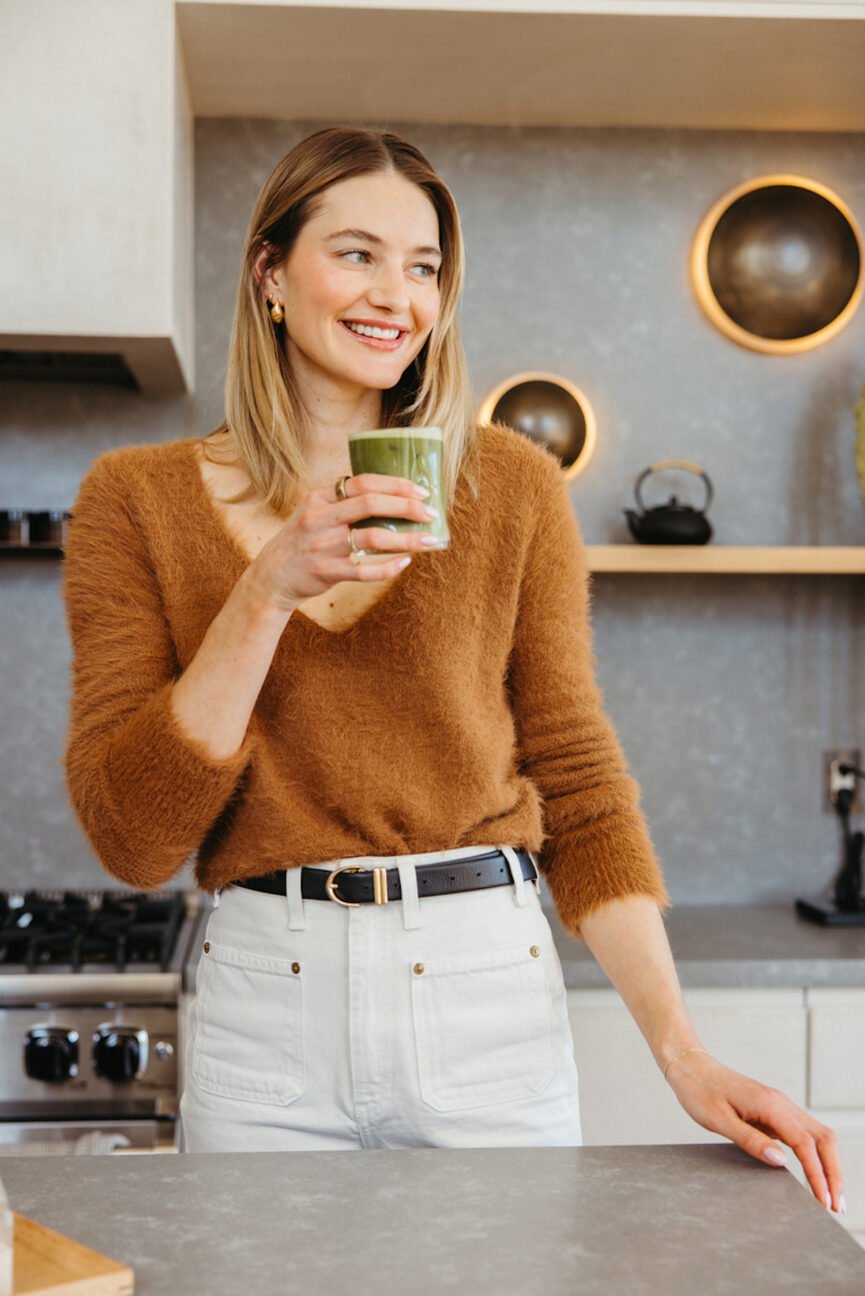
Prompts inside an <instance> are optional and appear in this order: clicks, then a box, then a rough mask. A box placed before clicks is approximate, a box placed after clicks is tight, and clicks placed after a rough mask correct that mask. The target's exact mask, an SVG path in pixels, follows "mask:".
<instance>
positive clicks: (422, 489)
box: [412, 485, 429, 499]
mask: <svg viewBox="0 0 865 1296" xmlns="http://www.w3.org/2000/svg"><path fill="white" fill-rule="evenodd" d="M412 490H413V491H414V493H415V495H419V496H420V498H421V499H427V498H428V496H429V491H428V490H427V488H426V486H417V485H415V486H412Z"/></svg>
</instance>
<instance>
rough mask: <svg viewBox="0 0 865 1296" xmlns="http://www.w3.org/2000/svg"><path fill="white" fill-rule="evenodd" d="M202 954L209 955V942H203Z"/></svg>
mask: <svg viewBox="0 0 865 1296" xmlns="http://www.w3.org/2000/svg"><path fill="white" fill-rule="evenodd" d="M204 952H205V954H209V953H210V941H205V942H204Z"/></svg>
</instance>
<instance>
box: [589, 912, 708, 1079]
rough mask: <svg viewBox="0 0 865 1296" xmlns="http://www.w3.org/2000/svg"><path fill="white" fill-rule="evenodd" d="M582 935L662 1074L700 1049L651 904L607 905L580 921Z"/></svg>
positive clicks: (663, 935) (656, 914) (668, 945)
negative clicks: (676, 1060) (674, 1060)
mask: <svg viewBox="0 0 865 1296" xmlns="http://www.w3.org/2000/svg"><path fill="white" fill-rule="evenodd" d="M580 935H581V936H582V938H583V939H584V940H585V942H586V945H587V946H588V947H589V949H590V950H591V952H592V954H593V955H594V957H595V958H596V959H597V961H598V963H599V964H600V965H601V967H602V968H603V970H604V971H605V972H606V974H607V976H608V977H609V979H610V981H611V982H612V984H613V986H614V987H615V988H616V990H617V991H618V992H619V994H620V995H621V997H622V999H623V1001H624V1003H625V1005H626V1007H627V1008H628V1010H629V1012H630V1013H631V1016H632V1017H633V1018H634V1021H635V1022H636V1023H637V1026H638V1027H639V1028H640V1030H641V1032H642V1034H643V1036H644V1037H645V1040H646V1043H647V1044H648V1045H649V1048H650V1049H651V1051H652V1054H653V1056H654V1058H655V1061H656V1062H657V1063H658V1066H659V1067H660V1068H661V1070H663V1068H664V1067H665V1066H666V1065H667V1063H668V1062H670V1061H671V1059H672V1058H674V1057H676V1056H677V1055H678V1054H679V1053H681V1052H682V1051H683V1050H684V1049H686V1048H691V1047H694V1046H698V1045H700V1039H699V1037H698V1035H697V1032H696V1030H695V1029H694V1026H693V1024H692V1022H691V1021H690V1018H689V1016H688V1010H687V1007H686V1006H685V1001H684V997H683V995H682V989H681V986H680V984H679V977H678V974H677V972H676V966H675V963H674V962H673V955H672V951H671V950H670V943H669V941H668V939H667V933H666V930H665V928H664V922H663V919H662V918H661V914H660V912H659V910H658V906H657V904H656V902H655V901H654V900H653V899H651V898H650V897H649V896H642V895H630V896H626V897H623V898H621V899H616V900H611V901H609V902H608V903H607V904H603V905H601V906H599V907H598V908H597V909H593V910H592V912H591V913H589V914H588V915H586V917H584V918H583V919H582V921H581V923H580Z"/></svg>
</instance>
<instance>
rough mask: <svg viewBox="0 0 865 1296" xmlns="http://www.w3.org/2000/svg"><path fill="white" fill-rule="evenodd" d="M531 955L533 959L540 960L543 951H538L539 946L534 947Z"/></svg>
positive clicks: (530, 951)
mask: <svg viewBox="0 0 865 1296" xmlns="http://www.w3.org/2000/svg"><path fill="white" fill-rule="evenodd" d="M529 953H530V954H531V956H532V958H538V957H539V956H540V953H541V951H540V950H539V949H538V947H537V945H533V946H532V948H531V949H530V950H529Z"/></svg>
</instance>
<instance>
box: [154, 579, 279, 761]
mask: <svg viewBox="0 0 865 1296" xmlns="http://www.w3.org/2000/svg"><path fill="white" fill-rule="evenodd" d="M290 617H291V611H290V610H289V609H282V608H277V607H274V606H273V604H271V603H268V602H267V601H266V600H265V599H264V598H263V597H262V596H261V595H260V594H259V593H258V592H257V591H256V590H255V588H254V586H253V584H252V582H251V581H250V580H249V579H248V578H247V577H246V576H241V578H240V580H239V581H238V582H237V584H236V585H235V586H234V589H233V590H232V591H231V594H230V595H229V596H228V598H227V599H226V601H225V604H224V605H223V607H222V608H221V610H220V611H219V612H218V613H217V615H216V616H215V617H214V619H213V621H212V622H211V624H210V626H209V627H208V629H207V633H206V634H205V636H204V638H203V639H202V641H201V645H200V647H199V649H198V652H197V653H196V654H195V656H194V657H193V659H192V661H191V662H190V663H189V665H188V666H187V668H186V670H185V671H184V672H183V674H182V675H181V677H180V679H178V680H177V682H176V684H175V685H174V688H173V691H172V694H171V707H172V710H173V712H174V715H175V716H176V718H177V720H178V722H179V723H180V725H181V727H182V729H183V730H184V732H185V733H186V734H187V735H188V736H189V737H190V738H192V739H196V740H197V741H199V742H200V743H202V744H204V746H205V748H206V750H207V751H208V752H209V754H210V755H211V756H212V757H213V759H214V760H223V759H227V758H228V757H230V756H233V755H234V754H235V752H237V751H238V750H239V748H240V746H241V744H242V743H243V740H244V737H245V735H246V730H247V728H248V725H249V720H250V716H251V715H252V711H253V708H254V706H255V703H256V700H257V698H258V695H259V693H260V692H261V688H262V685H263V684H264V681H265V679H266V677H267V672H268V671H269V670H270V666H271V663H272V661H273V656H274V653H275V652H276V648H277V644H278V643H279V640H280V636H281V635H282V632H283V631H284V629H285V627H286V625H287V624H288V621H289V618H290Z"/></svg>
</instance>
